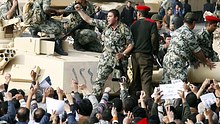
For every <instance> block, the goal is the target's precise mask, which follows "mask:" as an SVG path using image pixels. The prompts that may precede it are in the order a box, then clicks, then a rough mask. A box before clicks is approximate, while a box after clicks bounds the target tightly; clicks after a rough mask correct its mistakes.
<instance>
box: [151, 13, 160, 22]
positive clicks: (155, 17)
mask: <svg viewBox="0 0 220 124" xmlns="http://www.w3.org/2000/svg"><path fill="white" fill-rule="evenodd" d="M151 19H152V20H154V21H162V20H163V17H162V16H161V15H160V14H153V16H152V17H151Z"/></svg>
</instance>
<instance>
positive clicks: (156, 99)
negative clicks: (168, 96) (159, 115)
mask: <svg viewBox="0 0 220 124" xmlns="http://www.w3.org/2000/svg"><path fill="white" fill-rule="evenodd" d="M162 92H163V91H160V90H159V89H157V91H156V93H155V96H154V103H156V104H158V105H159V104H160V103H161V97H162V96H163V94H162Z"/></svg>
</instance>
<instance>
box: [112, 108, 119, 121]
mask: <svg viewBox="0 0 220 124" xmlns="http://www.w3.org/2000/svg"><path fill="white" fill-rule="evenodd" d="M111 114H112V117H113V118H112V124H114V122H118V113H117V111H116V107H114V106H113V107H112V110H111Z"/></svg>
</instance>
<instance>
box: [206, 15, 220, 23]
mask: <svg viewBox="0 0 220 124" xmlns="http://www.w3.org/2000/svg"><path fill="white" fill-rule="evenodd" d="M205 20H206V21H208V22H220V18H217V17H215V16H206V17H205Z"/></svg>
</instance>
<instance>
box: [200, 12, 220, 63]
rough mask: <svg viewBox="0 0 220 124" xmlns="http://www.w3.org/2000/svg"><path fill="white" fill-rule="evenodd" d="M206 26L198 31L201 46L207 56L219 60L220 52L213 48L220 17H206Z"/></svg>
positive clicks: (215, 60)
mask: <svg viewBox="0 0 220 124" xmlns="http://www.w3.org/2000/svg"><path fill="white" fill-rule="evenodd" d="M205 21H206V22H205V27H204V28H203V29H202V30H201V31H199V32H198V33H197V38H198V43H199V46H200V47H201V48H202V50H203V52H204V54H205V57H206V58H208V59H210V60H211V61H213V62H218V61H219V57H218V54H217V53H216V52H215V51H214V50H213V47H212V44H213V32H214V31H215V30H216V29H217V27H218V26H217V23H218V22H220V19H219V18H217V17H215V16H206V17H205Z"/></svg>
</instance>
